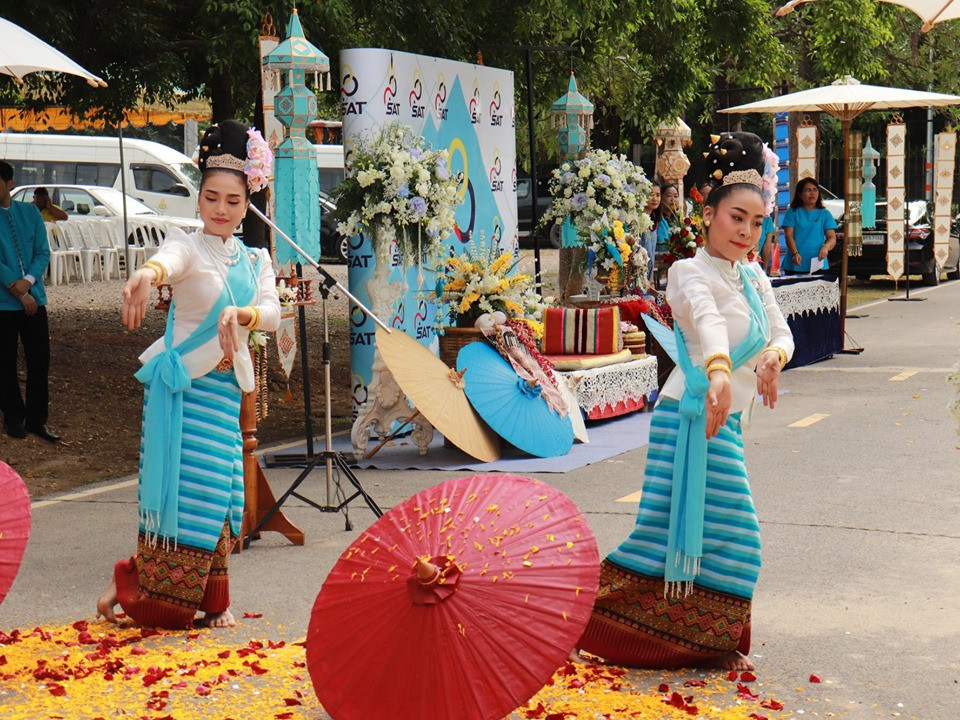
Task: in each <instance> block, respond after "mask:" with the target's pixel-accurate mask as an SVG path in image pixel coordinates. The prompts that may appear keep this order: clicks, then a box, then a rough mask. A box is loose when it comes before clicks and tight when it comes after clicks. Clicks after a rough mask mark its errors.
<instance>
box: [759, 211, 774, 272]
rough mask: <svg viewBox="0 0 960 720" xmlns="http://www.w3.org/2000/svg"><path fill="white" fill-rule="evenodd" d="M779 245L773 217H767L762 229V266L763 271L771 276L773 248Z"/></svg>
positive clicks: (760, 251)
mask: <svg viewBox="0 0 960 720" xmlns="http://www.w3.org/2000/svg"><path fill="white" fill-rule="evenodd" d="M776 244H777V226H776V225H774V224H773V216H772V215H767V216H766V217H765V218H764V219H763V227H761V228H760V250H759V251H758V253H757V254H758V255H760V264H761V265H762V266H763V271H764V272H765V273H766V274H767V275H769V274H770V271H771V270H772V269H773V247H774V245H776Z"/></svg>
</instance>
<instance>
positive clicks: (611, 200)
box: [541, 150, 652, 239]
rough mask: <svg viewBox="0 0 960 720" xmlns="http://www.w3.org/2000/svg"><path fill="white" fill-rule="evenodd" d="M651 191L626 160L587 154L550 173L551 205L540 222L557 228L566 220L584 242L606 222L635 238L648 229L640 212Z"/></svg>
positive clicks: (601, 153)
mask: <svg viewBox="0 0 960 720" xmlns="http://www.w3.org/2000/svg"><path fill="white" fill-rule="evenodd" d="M651 187H652V184H651V182H650V181H649V180H648V179H647V177H646V176H645V175H644V174H643V169H642V168H640V167H638V166H637V165H634V164H633V163H632V162H630V161H629V160H627V158H626V156H624V155H614V154H613V153H611V152H609V151H607V150H590V151H589V152H587V153H586V155H584V156H583V157H582V158H580V159H579V160H573V161H569V162H565V163H563V164H562V165H561V166H560V167H559V168H557V169H556V170H554V171H553V177H552V178H551V179H550V194H551V195H552V196H553V202H552V203H551V205H550V207H549V208H548V209H547V211H546V213H544V216H543V219H542V221H541V222H542V223H544V224H546V223H548V222H551V221H552V222H554V223H556V224H557V225H560V224H561V223H563V221H564V220H566V219H567V218H568V217H569V218H570V220H571V221H572V222H573V225H574V227H575V228H576V229H577V234H578V235H580V237H581V238H583V239H588V238H589V237H590V234H591V233H593V234H594V235H597V234H599V233H601V232H603V229H604V228H605V227H607V225H608V223H609V222H613V221H614V220H619V221H620V222H622V223H623V226H624V230H625V231H626V233H627V234H628V235H636V236H639V235H640V233H642V232H645V231H647V230H649V229H650V225H651V222H650V217H649V216H648V215H647V214H646V213H645V212H644V211H643V208H644V207H645V206H646V204H647V198H649V197H650V188H651ZM604 215H606V216H607V217H606V219H605V218H604Z"/></svg>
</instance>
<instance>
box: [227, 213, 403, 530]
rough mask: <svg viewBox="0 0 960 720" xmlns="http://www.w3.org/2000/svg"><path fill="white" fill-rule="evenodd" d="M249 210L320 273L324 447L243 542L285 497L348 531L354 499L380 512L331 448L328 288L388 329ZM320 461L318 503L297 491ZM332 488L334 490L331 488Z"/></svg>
mask: <svg viewBox="0 0 960 720" xmlns="http://www.w3.org/2000/svg"><path fill="white" fill-rule="evenodd" d="M250 210H252V211H253V212H254V213H256V214H257V215H259V216H260V218H261V219H262V220H263V221H264V222H265V223H267V224H268V225H269V226H270V227H272V228H273V229H274V230H275V231H276V232H277V234H278V235H280V237H282V238H283V239H284V240H286V241H287V242H288V243H290V245H291V246H292V247H293V249H294V250H296V251H297V252H298V253H300V255H301V256H303V257H304V258H306V260H307V262H309V263H310V264H311V265H312V266H313V267H314V268H316V270H317V272H319V273H320V276H321V282H320V287H319V292H320V306H321V315H322V318H323V346H322V364H323V397H324V407H323V412H324V449H323V451H322V452H319V453H316V454H314V455H313V458H312V459H311V460H310V462H309V463H308V464H307V466H306V467H305V468H304V469H303V471H302V472H301V473H300V474H299V475H298V476H297V478H296V480H294V481H293V483H292V484H291V485H290V487H289V488H287V491H286V492H285V493H283V495H281V496H280V498H279V499H278V500H277V501H276V502H275V503H274V504H273V506H272V507H271V508H270V509H269V510H267V512H266V513H265V514H264V515H263V517H262V518H261V520H260V522H258V523H257V524H256V525H255V526H254V527H253V529H252V530H251V531H250V532H249V533H248V535H247V540H246V541H245V545H246V544H248V543H249V538H250V537H256V536H257V533H258V532H259V531H260V529H261V528H263V527H264V526H265V525H266V524H267V523H268V522H269V521H270V518H272V517H273V516H274V515H275V514H276V513H277V511H278V510H279V509H280V508H281V507H282V506H283V504H284V503H285V502H286V501H287V499H288V498H289V497H291V496H292V497H295V498H297V499H298V500H301V501H303V502H305V503H307V504H308V505H310V506H311V507H314V508H316V509H317V510H319V511H320V512H327V513H338V512H342V513H343V517H344V525H345V527H344V529H345V530H352V529H353V525H352V523H351V522H350V509H349V505H350V503H351V502H353V501H354V500H355V499H356V498H358V497H360V498H363V500H364V502H366V504H367V507H369V508H370V509H371V510H372V511H373V513H374V515H376V516H377V517H380V516H381V515H383V511H382V510H381V509H380V507H379V506H378V505H377V503H376V501H374V499H373V498H372V497H370V495H369V494H368V493H367V492H366V490H364V489H363V486H362V485H361V484H360V481H359V480H358V479H357V476H356V475H354V473H353V471H352V470H351V469H350V466H349V464H348V463H347V461H346V460H345V459H344V457H343V455H342V454H341V453H340V452H337V451H335V450H334V449H333V433H332V431H331V428H330V426H331V424H332V420H333V418H332V415H333V411H332V404H331V398H330V357H331V353H330V327H329V318H328V316H327V299H328V298H329V296H330V290H331V288H334V287H336V288H338V289H339V290H340V291H341V292H343V293H344V295H346V296H347V297H348V298H349V299H350V300H351V301H352V302H353V303H354V304H355V305H356V306H357V307H359V308H360V309H361V310H363V311H364V312H365V313H367V315H369V316H370V318H371V319H372V320H373V321H374V322H375V323H376V324H377V325H379V326H380V327H382V328H384V330H386V331H387V332H389V331H390V328H388V327H387V326H386V325H385V324H384V323H383V321H382V320H380V318H378V317H377V316H376V315H374V314H373V313H372V312H370V310H368V309H367V308H366V307H365V306H364V305H363V303H361V302H360V301H359V300H357V298H356V297H354V296H353V295H351V294H350V292H349V291H348V290H347V289H346V288H344V287H343V286H342V285H341V284H340V283H339V282H337V279H336V278H335V277H333V276H332V275H331V274H330V273H329V272H327V271H326V270H325V269H324V268H323V267H321V266H320V265H319V264H318V263H317V262H315V261H314V260H313V259H312V258H311V257H310V256H309V255H307V253H306V252H304V251H303V249H301V248H300V246H299V245H297V244H296V243H295V242H294V241H293V240H291V239H290V238H289V237H288V236H287V234H286V233H284V232H283V231H282V230H281V229H280V228H278V227H277V226H276V225H275V224H274V223H273V222H272V221H271V220H270V219H269V218H268V217H267V216H266V215H264V214H263V213H262V212H260V210H259V209H258V208H256V207H255V206H253V205H251V206H250ZM321 461H322V462H323V463H324V465H325V467H326V491H327V495H326V504H321V503H318V502H315V501H314V500H311V499H310V498H307V497H305V496H304V495H302V494H301V493H300V492H298V490H299V488H300V485H301V484H302V483H303V481H304V480H305V479H306V478H307V477H308V476H309V475H310V474H311V473H312V472H313V471H314V469H315V468H316V467H317V465H318V464H319V463H320V462H321ZM341 474H342V475H343V476H344V477H345V478H346V479H347V481H348V482H349V483H350V485H352V486H353V489H354V492H353V494H352V495H350V496H349V497H347V496H346V493H345V492H344V489H343V484H342V483H341V480H340V477H341ZM334 488H335V489H334Z"/></svg>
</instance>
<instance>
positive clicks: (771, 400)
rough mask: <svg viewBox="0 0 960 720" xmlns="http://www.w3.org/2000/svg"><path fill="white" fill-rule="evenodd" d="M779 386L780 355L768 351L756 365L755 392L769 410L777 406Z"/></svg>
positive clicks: (774, 351) (773, 351)
mask: <svg viewBox="0 0 960 720" xmlns="http://www.w3.org/2000/svg"><path fill="white" fill-rule="evenodd" d="M779 385H780V353H778V352H777V351H776V350H768V351H767V352H765V353H764V354H763V355H762V356H761V357H760V363H759V364H758V365H757V392H758V393H760V397H762V398H763V404H764V405H766V406H767V407H768V408H770V409H771V410H772V409H773V408H774V406H775V405H776V404H777V388H778V386H779Z"/></svg>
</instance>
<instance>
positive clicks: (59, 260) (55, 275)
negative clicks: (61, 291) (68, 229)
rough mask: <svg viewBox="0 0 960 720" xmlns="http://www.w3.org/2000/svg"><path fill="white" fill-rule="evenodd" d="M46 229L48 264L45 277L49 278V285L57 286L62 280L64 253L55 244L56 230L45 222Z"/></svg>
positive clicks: (49, 223) (50, 223) (51, 224)
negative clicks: (48, 250)
mask: <svg viewBox="0 0 960 720" xmlns="http://www.w3.org/2000/svg"><path fill="white" fill-rule="evenodd" d="M43 225H44V227H46V229H47V246H48V247H49V248H50V263H49V264H48V265H47V275H48V276H49V278H50V285H59V284H60V281H61V280H62V279H63V265H64V263H65V262H66V260H65V258H64V255H66V253H65V252H64V251H63V250H61V249H60V246H59V243H58V242H57V236H56V233H57V230H56V227H55V224H54V223H52V222H45V223H44V224H43Z"/></svg>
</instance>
